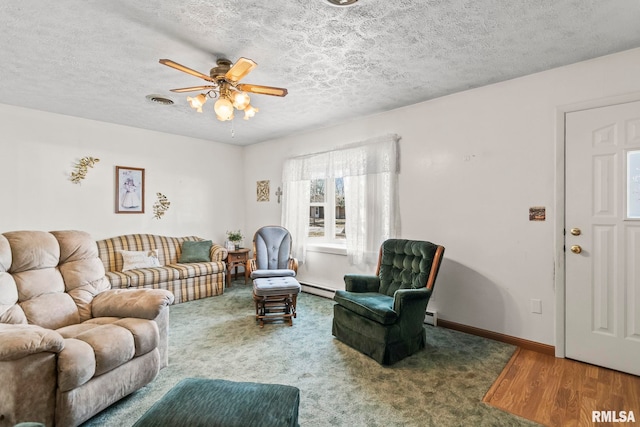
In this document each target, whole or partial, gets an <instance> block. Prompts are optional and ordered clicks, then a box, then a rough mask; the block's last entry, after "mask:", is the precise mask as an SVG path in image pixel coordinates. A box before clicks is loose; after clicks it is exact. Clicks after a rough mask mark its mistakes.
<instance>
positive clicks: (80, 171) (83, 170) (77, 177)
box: [71, 156, 100, 184]
mask: <svg viewBox="0 0 640 427" xmlns="http://www.w3.org/2000/svg"><path fill="white" fill-rule="evenodd" d="M99 161H100V159H97V158H95V157H88V156H87V157H83V158H81V159H80V160H79V161H78V162H77V163H76V164H75V165H74V168H75V171H73V172H71V182H73V183H74V184H80V182H81V181H82V180H83V179H85V178H86V177H87V171H88V168H92V167H93V165H95V164H96V163H98V162H99Z"/></svg>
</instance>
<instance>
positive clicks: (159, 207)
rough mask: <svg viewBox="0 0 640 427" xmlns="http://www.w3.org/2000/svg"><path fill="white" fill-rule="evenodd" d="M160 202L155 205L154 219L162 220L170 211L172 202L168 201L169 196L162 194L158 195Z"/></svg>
mask: <svg viewBox="0 0 640 427" xmlns="http://www.w3.org/2000/svg"><path fill="white" fill-rule="evenodd" d="M156 196H157V197H158V200H156V202H155V203H154V204H153V217H154V218H155V219H161V218H162V216H163V215H164V213H165V212H166V211H167V210H168V209H169V206H170V205H171V202H170V201H169V200H167V196H165V195H164V194H162V193H156Z"/></svg>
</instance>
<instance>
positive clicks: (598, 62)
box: [244, 49, 640, 345]
mask: <svg viewBox="0 0 640 427" xmlns="http://www.w3.org/2000/svg"><path fill="white" fill-rule="evenodd" d="M638 76H640V49H635V50H631V51H627V52H623V53H619V54H615V55H611V56H607V57H603V58H598V59H595V60H591V61H587V62H583V63H578V64H574V65H571V66H568V67H563V68H559V69H555V70H551V71H547V72H543V73H539V74H535V75H531V76H527V77H523V78H519V79H515V80H511V81H508V82H503V83H499V84H495V85H491V86H487V87H483V88H479V89H474V90H470V91H466V92H462V93H458V94H454V95H451V96H447V97H443V98H439V99H435V100H432V101H428V102H424V103H421V104H417V105H414V106H410V107H406V108H402V109H398V110H394V111H390V112H386V113H382V114H377V115H372V116H369V117H365V118H362V119H359V120H355V121H352V122H349V123H345V124H340V125H335V126H330V127H327V128H325V129H321V130H317V131H314V132H309V133H305V134H299V135H291V136H288V137H285V138H281V139H277V140H273V141H269V142H265V143H261V144H257V145H253V146H249V147H246V148H245V152H244V156H245V158H244V162H245V185H246V187H247V188H246V191H245V194H246V200H245V204H246V206H247V212H246V229H247V230H255V229H257V228H258V227H260V226H261V225H265V224H272V223H276V224H277V223H279V221H280V206H281V205H278V204H277V203H276V202H275V201H273V199H272V201H271V202H262V203H258V202H256V201H255V181H257V180H264V179H269V180H271V183H272V187H273V189H275V187H277V185H280V184H281V171H282V164H283V161H284V159H285V158H286V157H289V156H295V155H300V154H307V153H312V152H316V151H323V150H327V149H330V148H332V147H339V146H341V145H344V144H347V143H351V142H357V141H362V140H365V139H367V138H370V137H374V136H378V135H382V134H387V133H397V134H399V135H400V136H401V137H402V140H401V141H400V157H401V172H400V175H399V190H400V205H401V206H400V209H401V222H402V232H401V236H400V237H403V238H412V239H426V240H431V241H433V242H437V243H440V244H442V245H444V246H445V247H446V253H445V261H444V263H443V267H442V270H441V272H440V276H439V280H438V283H437V285H436V291H435V294H434V297H433V298H432V300H431V302H430V308H431V309H436V310H437V311H438V316H439V317H440V318H442V319H447V320H450V321H453V322H458V323H462V324H466V325H471V326H475V327H478V328H483V329H487V330H490V331H495V332H498V333H504V334H507V335H511V336H516V337H520V338H524V339H528V340H532V341H536V342H541V343H545V344H550V345H554V344H555V340H554V320H555V319H554V317H555V316H554V311H555V298H556V296H555V293H554V280H555V276H554V274H555V267H556V265H555V264H556V262H557V261H558V260H557V258H556V243H557V241H558V238H557V236H556V235H555V231H556V227H555V225H556V224H555V221H556V216H557V215H561V214H562V211H561V208H560V209H559V208H558V206H556V185H557V183H558V182H559V181H558V180H560V181H561V180H562V178H561V173H560V174H558V171H560V172H561V171H562V169H561V165H559V161H560V160H558V159H557V157H556V153H557V150H558V149H559V148H560V149H561V148H562V144H563V140H562V139H561V138H560V140H557V135H559V134H560V135H561V133H559V132H558V129H561V126H562V123H557V120H556V119H557V117H558V116H557V114H558V111H559V109H563V108H566V107H565V106H566V105H568V104H577V103H581V102H585V101H588V100H598V99H603V98H607V97H613V96H618V95H621V94H628V93H632V92H637V91H640V79H639V78H638ZM380 96H384V93H383V92H381V94H380ZM638 98H639V99H640V94H639V95H638ZM559 127H560V128H559ZM558 144H559V145H558ZM272 198H273V191H272ZM533 206H544V207H546V212H547V220H546V221H545V222H530V221H529V217H528V213H529V207H533ZM351 271H358V268H356V267H355V266H349V265H348V264H347V261H346V257H339V256H336V255H323V254H314V255H313V257H311V258H309V259H308V262H307V265H305V266H304V267H303V268H301V271H300V274H299V279H300V281H302V282H304V281H305V280H309V281H311V282H314V283H316V284H319V285H322V286H326V287H332V288H340V287H342V286H343V284H342V283H340V281H339V280H338V279H337V277H340V276H341V275H342V274H344V273H346V272H351ZM371 272H373V268H371ZM531 299H540V300H541V301H542V314H534V313H531V310H530V300H531Z"/></svg>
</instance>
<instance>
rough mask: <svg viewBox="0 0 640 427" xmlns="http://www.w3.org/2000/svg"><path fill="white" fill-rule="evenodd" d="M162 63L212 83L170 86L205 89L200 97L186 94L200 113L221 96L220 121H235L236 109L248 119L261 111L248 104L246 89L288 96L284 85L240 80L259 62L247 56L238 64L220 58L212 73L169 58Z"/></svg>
mask: <svg viewBox="0 0 640 427" xmlns="http://www.w3.org/2000/svg"><path fill="white" fill-rule="evenodd" d="M159 62H160V63H161V64H164V65H166V66H167V67H171V68H174V69H176V70H178V71H182V72H184V73H187V74H191V75H192V76H196V77H199V78H201V79H203V80H206V81H208V82H210V83H211V84H209V85H204V86H193V87H183V88H179V89H171V92H177V93H182V92H199V91H203V92H202V93H200V94H199V95H198V96H195V97H187V101H189V105H190V106H191V107H192V108H194V109H195V110H196V111H198V112H199V113H201V112H202V106H203V105H204V104H205V102H207V98H218V100H217V101H216V103H215V105H214V111H215V112H216V117H217V119H218V120H220V121H227V120H233V112H234V108H235V109H238V110H242V111H244V119H245V120H249V118H251V117H253V116H254V115H255V114H256V113H257V112H258V109H257V108H255V107H253V106H252V105H251V104H250V103H249V102H250V101H251V100H250V98H249V95H248V94H247V92H249V93H255V94H259V95H271V96H286V95H287V89H284V88H279V87H272V86H260V85H254V84H249V83H240V80H242V79H243V78H244V77H245V76H246V75H247V74H249V73H250V72H251V70H253V69H254V68H255V67H256V66H257V65H258V64H256V63H255V62H254V61H252V60H251V59H248V58H240V59H238V60H237V61H236V63H235V64H233V63H232V62H231V61H229V60H228V59H226V58H219V59H218V60H217V61H216V66H215V67H213V68H212V69H211V70H210V71H209V75H206V74H204V73H201V72H199V71H196V70H193V69H191V68H189V67H185V66H184V65H181V64H178V63H177V62H174V61H172V60H170V59H161V60H160V61H159Z"/></svg>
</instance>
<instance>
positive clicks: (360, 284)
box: [344, 274, 380, 292]
mask: <svg viewBox="0 0 640 427" xmlns="http://www.w3.org/2000/svg"><path fill="white" fill-rule="evenodd" d="M344 286H345V290H347V291H349V292H378V289H380V278H379V277H378V276H369V275H364V274H345V275H344Z"/></svg>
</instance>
